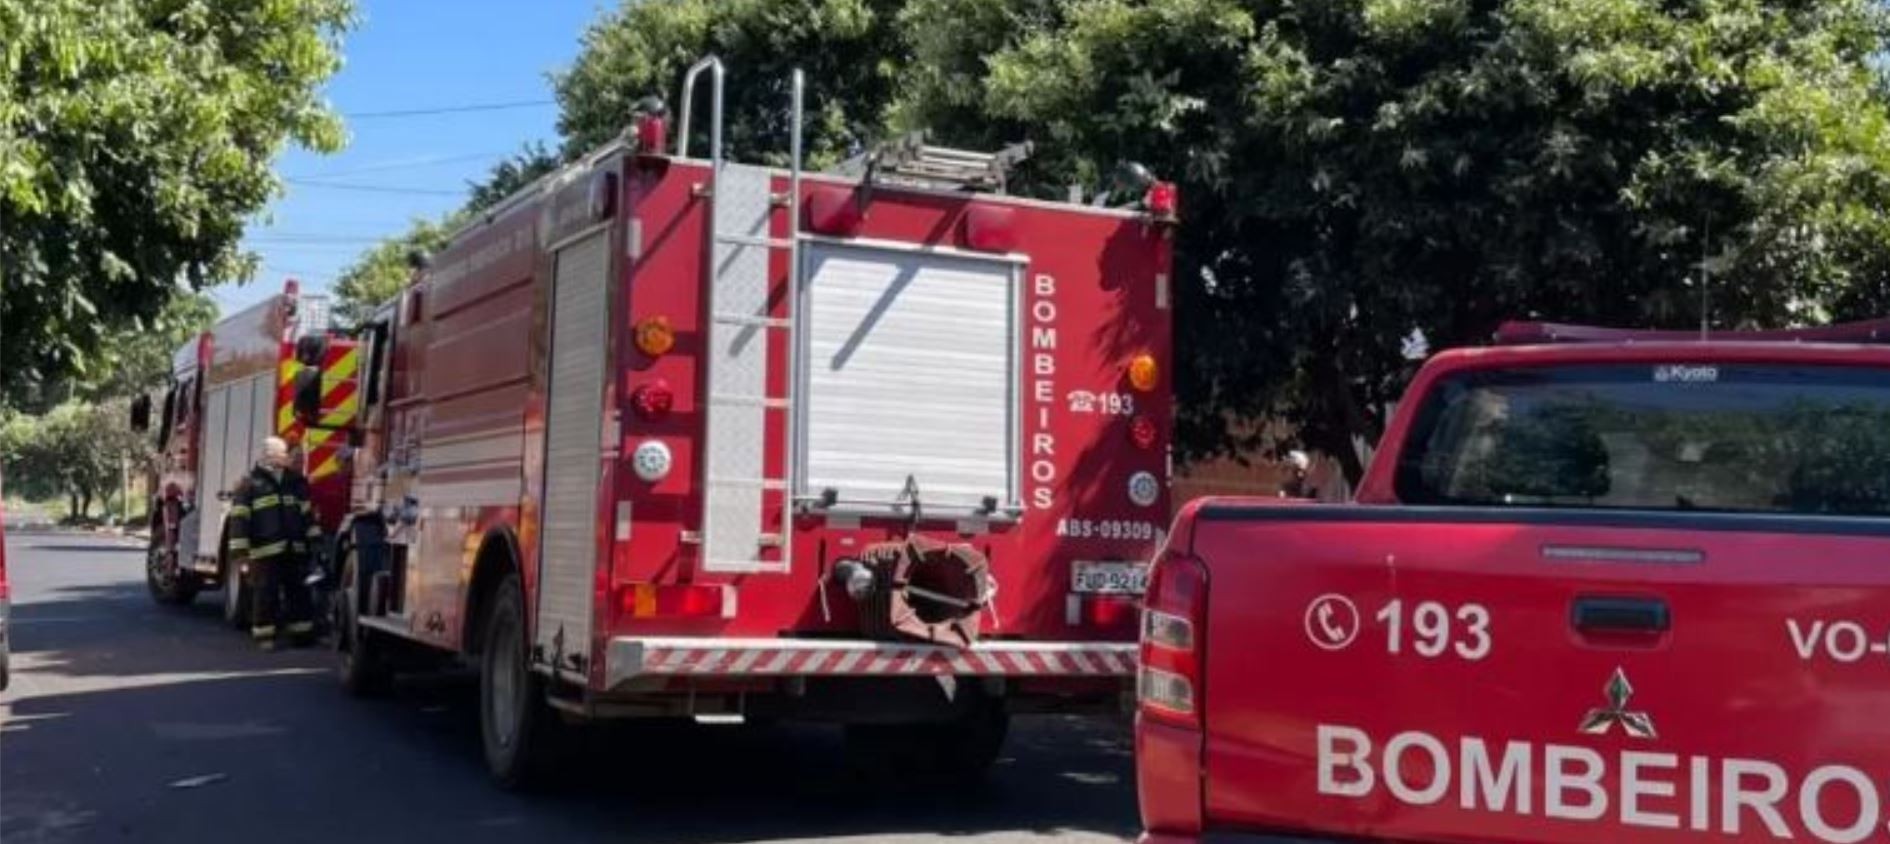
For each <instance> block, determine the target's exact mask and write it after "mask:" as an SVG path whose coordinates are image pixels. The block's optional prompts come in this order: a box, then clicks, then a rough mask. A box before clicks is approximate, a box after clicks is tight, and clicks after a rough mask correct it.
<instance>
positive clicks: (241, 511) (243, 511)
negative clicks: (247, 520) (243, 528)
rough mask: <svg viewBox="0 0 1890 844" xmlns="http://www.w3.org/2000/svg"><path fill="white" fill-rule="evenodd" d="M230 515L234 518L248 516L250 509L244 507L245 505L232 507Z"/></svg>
mask: <svg viewBox="0 0 1890 844" xmlns="http://www.w3.org/2000/svg"><path fill="white" fill-rule="evenodd" d="M230 515H232V516H247V515H249V508H248V507H245V506H243V505H241V504H236V505H232V506H231V507H230Z"/></svg>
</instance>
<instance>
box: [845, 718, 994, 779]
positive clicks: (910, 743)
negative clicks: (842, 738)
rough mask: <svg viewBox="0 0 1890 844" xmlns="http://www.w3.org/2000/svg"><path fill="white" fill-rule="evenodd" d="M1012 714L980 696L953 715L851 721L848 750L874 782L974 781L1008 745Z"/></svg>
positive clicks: (981, 776)
mask: <svg viewBox="0 0 1890 844" xmlns="http://www.w3.org/2000/svg"><path fill="white" fill-rule="evenodd" d="M1010 723H1011V721H1010V713H1008V712H1006V711H1005V710H1004V705H1003V702H1002V701H996V700H988V701H987V700H980V701H978V702H977V703H976V704H975V705H973V706H972V707H970V708H969V709H968V710H966V711H965V712H964V713H962V714H960V715H959V716H958V717H956V718H954V719H953V720H950V721H946V722H943V723H919V724H849V725H847V731H846V747H847V755H848V756H849V757H851V760H852V763H853V766H854V768H855V769H856V770H857V771H858V772H859V773H860V774H861V775H862V776H863V777H865V778H866V781H867V782H872V783H897V784H909V785H952V786H969V785H976V784H977V783H979V782H981V781H983V780H984V777H985V774H986V773H988V772H989V771H990V769H991V765H992V764H994V763H995V762H997V758H998V753H999V752H1000V751H1002V750H1003V749H1004V737H1005V735H1006V734H1008V733H1009V732H1010Z"/></svg>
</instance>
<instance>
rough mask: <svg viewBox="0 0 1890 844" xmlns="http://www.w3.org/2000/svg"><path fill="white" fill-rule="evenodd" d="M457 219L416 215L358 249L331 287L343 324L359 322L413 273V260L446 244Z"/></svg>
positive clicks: (391, 295) (398, 291) (454, 216)
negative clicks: (390, 233)
mask: <svg viewBox="0 0 1890 844" xmlns="http://www.w3.org/2000/svg"><path fill="white" fill-rule="evenodd" d="M458 219H459V217H458V215H453V216H449V217H448V218H447V219H445V220H442V221H439V222H435V221H433V220H428V219H424V218H422V219H415V220H414V221H413V222H412V223H411V224H409V225H408V227H407V230H406V231H405V232H402V233H401V234H398V235H395V236H393V237H390V238H387V239H386V240H383V241H381V242H380V243H378V244H376V245H375V246H374V247H373V248H371V249H369V250H367V251H366V252H363V253H361V257H359V258H356V259H355V261H354V263H353V264H350V265H349V266H348V268H347V269H345V270H343V271H342V272H341V276H340V277H339V278H337V279H336V280H335V284H334V286H333V287H332V288H331V292H332V293H333V294H334V297H335V306H336V307H335V315H336V316H337V317H339V318H340V319H341V321H342V322H343V323H345V324H349V325H359V324H360V323H361V322H363V321H364V320H366V319H367V318H368V317H369V316H371V315H372V314H373V313H374V310H375V309H376V308H379V307H380V306H381V305H382V304H383V303H385V302H387V301H388V300H390V299H393V298H394V296H395V295H397V294H399V293H400V291H401V289H402V288H404V287H406V286H407V282H408V280H409V279H411V278H412V277H413V268H414V260H415V259H416V258H417V257H423V256H426V255H430V254H432V253H433V252H434V251H435V250H438V249H439V248H440V247H442V246H445V245H446V236H447V235H449V234H451V233H452V231H453V228H454V227H455V226H457V225H458V222H457V220H458Z"/></svg>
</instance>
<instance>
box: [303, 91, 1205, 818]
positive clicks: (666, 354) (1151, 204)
mask: <svg viewBox="0 0 1890 844" xmlns="http://www.w3.org/2000/svg"><path fill="white" fill-rule="evenodd" d="M705 75H706V79H707V80H708V82H709V88H710V91H709V97H708V99H709V101H710V103H711V110H710V113H709V114H708V115H707V116H708V120H707V124H708V132H707V138H708V149H707V153H708V154H707V157H706V158H703V157H692V156H691V155H690V154H689V134H688V133H689V129H690V126H689V124H690V118H689V105H688V103H690V102H691V100H692V99H693V97H692V96H691V95H692V93H693V89H694V87H695V83H696V81H697V80H698V79H702V78H705ZM722 79H723V71H722V66H721V64H720V63H719V62H717V61H715V60H713V59H709V60H705V61H703V62H701V63H699V64H697V65H696V66H695V67H694V68H692V69H691V71H690V73H689V75H688V76H687V77H686V80H685V83H684V91H683V100H682V102H683V103H684V107H683V111H682V118H681V124H682V125H681V127H680V128H681V131H680V132H679V133H678V134H677V137H676V143H677V148H676V149H674V150H671V149H670V148H669V139H668V137H667V136H668V123H667V120H666V119H665V116H664V115H662V114H661V113H645V114H642V115H640V116H639V117H638V118H637V119H636V122H635V124H634V125H633V126H632V127H631V128H630V129H629V130H628V131H626V133H625V134H624V136H623V137H622V138H621V139H620V140H619V141H617V142H615V143H612V144H610V145H607V146H605V147H604V148H602V149H600V150H597V151H596V152H594V153H592V154H590V155H588V156H585V157H584V158H583V159H582V160H579V161H577V162H575V163H573V164H571V165H570V166H567V167H565V168H564V169H562V170H560V171H559V172H557V173H554V174H552V175H550V176H548V177H546V178H545V179H543V180H541V181H540V182H538V183H536V184H534V185H532V186H530V187H528V188H526V189H524V190H523V191H521V192H520V193H518V194H516V195H514V196H513V197H511V198H510V199H508V200H506V201H505V202H503V203H501V204H500V205H498V206H497V207H495V208H493V209H491V210H490V211H488V212H486V213H485V214H484V215H483V216H482V217H481V218H480V219H478V220H477V221H475V222H473V223H472V224H470V225H468V226H466V227H465V228H464V229H462V230H461V231H459V232H458V233H457V234H456V235H455V236H454V237H453V239H452V241H451V242H450V244H449V245H447V246H446V247H445V248H444V249H443V250H441V251H440V252H439V253H438V254H437V255H435V256H433V257H432V259H431V260H430V262H429V263H428V265H427V266H426V267H425V268H424V269H423V270H420V271H418V272H417V275H416V279H415V281H414V283H413V284H411V285H410V286H409V287H408V288H407V289H406V290H405V291H404V292H403V293H402V294H401V295H400V296H399V297H398V298H397V299H396V300H395V301H394V302H391V303H390V304H388V305H387V306H386V307H384V308H383V309H382V310H381V311H379V312H378V313H377V314H376V315H375V316H373V317H372V318H371V319H370V320H369V321H368V322H367V323H366V324H365V325H363V326H361V328H360V330H359V331H358V333H357V334H356V336H355V338H354V340H353V341H351V342H356V343H358V347H359V350H360V354H361V361H362V363H361V369H360V372H361V375H360V377H359V384H358V386H359V402H360V403H359V416H358V418H354V419H351V420H350V421H349V423H348V424H347V425H345V426H342V427H343V428H345V429H346V430H347V437H348V439H349V440H350V441H351V442H356V443H358V447H351V448H349V449H348V452H347V455H346V456H347V457H348V462H349V466H350V469H351V471H352V479H353V490H352V499H351V500H352V505H351V507H350V508H349V509H350V513H349V515H348V516H347V518H346V520H345V522H344V523H343V524H341V525H339V526H338V534H337V537H336V553H337V559H338V560H339V568H340V589H339V593H338V598H337V600H336V601H335V605H336V607H337V616H336V638H337V644H338V647H339V649H340V651H341V656H342V663H341V666H342V667H341V674H342V679H343V682H344V683H345V684H346V685H347V686H348V687H349V688H350V689H352V690H356V691H360V692H367V691H371V690H374V689H376V688H379V687H381V686H383V685H384V684H385V683H386V681H387V680H388V679H389V678H390V676H391V675H392V673H394V672H395V671H397V670H402V669H405V668H411V667H418V666H423V665H426V664H430V663H433V662H437V657H438V656H439V655H442V654H445V655H458V656H460V657H463V658H464V659H466V660H467V661H469V662H471V663H473V664H475V665H477V666H478V668H479V672H480V676H481V682H480V697H481V705H480V707H479V711H480V715H481V724H482V734H483V737H484V743H485V752H486V753H485V755H486V759H487V761H488V763H489V766H490V768H491V770H492V772H493V774H494V775H495V776H496V778H497V779H498V780H499V781H500V782H501V783H504V784H507V785H515V784H520V783H524V782H526V781H528V780H530V779H533V778H534V777H535V776H537V775H538V774H541V773H543V771H544V763H545V762H546V761H547V760H548V759H551V758H553V753H552V751H553V748H554V746H555V745H556V744H557V743H559V742H558V737H559V735H560V734H561V733H562V732H563V731H564V730H565V729H566V728H567V727H569V726H570V725H571V724H572V723H573V722H581V721H586V720H593V719H603V718H617V717H694V718H696V719H698V720H704V721H714V720H738V719H744V718H750V719H766V720H774V719H808V720H823V721H830V722H839V723H843V724H845V725H847V728H848V738H849V744H850V745H851V746H853V747H854V748H856V749H858V750H860V751H861V752H862V753H863V754H864V758H866V759H871V760H882V761H883V760H898V761H899V762H900V764H899V766H898V767H897V768H896V770H900V771H905V772H908V773H911V774H914V775H918V774H926V775H939V774H944V775H951V776H967V775H975V774H977V773H980V772H982V770H983V769H984V768H985V767H986V766H987V765H989V763H990V762H991V761H992V760H993V759H994V758H995V757H996V754H997V752H998V748H999V746H1000V744H1001V742H1002V740H1003V737H1004V733H1005V729H1006V725H1007V723H1008V718H1009V715H1010V714H1011V713H1014V712H1026V711H1100V710H1109V709H1119V708H1120V707H1121V706H1122V705H1123V701H1124V700H1125V699H1126V697H1127V695H1128V692H1129V689H1130V682H1131V680H1132V677H1133V674H1134V665H1135V644H1134V637H1135V631H1136V626H1137V618H1138V615H1137V600H1138V596H1139V593H1140V591H1141V590H1142V588H1143V586H1144V583H1145V579H1146V572H1145V568H1144V565H1143V563H1142V562H1141V561H1145V560H1147V559H1148V558H1149V557H1150V556H1152V554H1153V552H1154V550H1155V548H1156V547H1157V546H1158V545H1159V543H1160V541H1161V539H1162V532H1163V528H1164V526H1165V523H1166V520H1167V515H1168V513H1169V502H1168V493H1167V475H1168V471H1167V466H1168V441H1169V431H1170V428H1171V424H1172V419H1171V415H1172V402H1171V398H1170V392H1169V389H1168V387H1167V383H1166V380H1167V379H1166V377H1165V375H1166V373H1165V372H1164V369H1165V367H1166V365H1167V363H1168V360H1169V344H1170V335H1169V326H1170V320H1169V300H1170V285H1171V279H1170V277H1169V255H1170V250H1171V238H1172V235H1173V225H1174V222H1175V214H1174V211H1175V193H1174V190H1173V188H1172V186H1170V185H1168V184H1165V183H1160V182H1149V183H1146V184H1144V185H1141V186H1139V187H1140V191H1139V192H1140V193H1141V194H1142V195H1141V197H1140V198H1141V199H1142V200H1143V201H1142V202H1141V203H1140V204H1139V205H1138V207H1136V208H1133V209H1108V208H1102V207H1089V206H1082V205H1076V204H1064V203H1049V202H1041V201H1036V200H1029V199H1023V198H1019V197H1015V196H1008V195H1005V194H1004V193H1003V188H1004V181H1005V176H1006V173H1007V169H1008V167H1009V166H1010V165H1011V164H1012V163H1014V162H1016V161H1017V160H1019V159H1021V158H1022V157H1023V156H1024V155H1026V154H1027V151H1026V149H1025V148H1022V147H1018V148H1012V149H1009V150H1006V151H1004V152H1000V153H996V154H979V153H970V152H964V151H959V150H950V149H942V148H938V147H932V146H927V145H925V144H924V143H923V142H922V139H920V138H918V137H912V138H908V139H905V140H904V141H902V142H899V143H896V144H892V145H888V146H885V147H882V148H880V149H878V150H876V151H875V152H873V153H871V154H869V155H867V156H864V157H862V158H861V159H859V160H856V161H854V162H852V163H850V165H849V166H848V167H845V168H843V170H842V171H841V172H839V173H834V174H806V173H803V172H802V170H801V168H800V160H801V154H800V149H799V144H800V141H799V138H800V128H799V123H800V117H799V115H800V99H801V91H802V83H801V80H800V79H799V76H798V74H797V75H796V78H795V79H794V80H793V84H792V86H791V87H792V90H793V100H794V101H793V107H792V110H791V112H790V114H792V115H793V124H794V125H793V131H792V133H791V134H792V137H793V147H794V148H793V149H791V150H790V152H789V155H788V156H787V161H788V162H789V166H787V167H786V168H778V169H771V168H767V167H759V166H750V165H746V164H739V163H734V162H731V161H726V160H724V158H723V154H722V90H723V81H722ZM323 377H325V378H330V380H333V379H332V377H330V376H328V375H326V374H324V375H323Z"/></svg>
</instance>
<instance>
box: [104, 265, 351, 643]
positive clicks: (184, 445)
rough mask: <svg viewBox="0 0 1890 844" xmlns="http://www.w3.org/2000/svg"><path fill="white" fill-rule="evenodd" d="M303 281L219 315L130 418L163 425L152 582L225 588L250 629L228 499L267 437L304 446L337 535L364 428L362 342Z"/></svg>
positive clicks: (228, 603)
mask: <svg viewBox="0 0 1890 844" xmlns="http://www.w3.org/2000/svg"><path fill="white" fill-rule="evenodd" d="M298 288H299V285H297V283H296V282H295V281H294V280H290V281H287V282H285V283H284V284H283V290H282V292H281V293H279V294H275V295H272V296H270V297H269V298H268V299H265V300H264V301H262V302H259V303H257V304H256V305H253V306H251V307H250V308H248V309H246V310H243V311H241V312H238V313H236V314H234V315H232V316H229V317H227V318H225V319H223V320H221V321H219V322H218V323H217V324H216V325H215V326H213V327H212V328H211V329H210V330H209V331H206V332H204V333H203V334H201V335H199V336H198V338H197V339H196V340H195V341H193V342H190V343H186V344H185V345H184V346H183V347H182V348H180V349H178V350H177V351H176V353H175V354H173V355H172V363H171V381H170V385H169V387H168V389H167V390H166V391H165V393H164V398H163V404H162V407H161V408H159V409H157V410H156V414H157V418H156V419H153V418H152V417H153V415H154V412H153V403H152V401H151V399H150V398H149V397H142V398H140V399H139V400H137V401H136V402H134V403H133V405H132V408H131V426H132V427H133V428H134V429H136V430H141V431H142V430H149V429H150V427H151V426H152V424H153V423H155V424H156V426H157V445H158V467H157V471H156V483H155V484H154V485H153V487H152V488H153V490H154V495H153V496H152V502H151V508H150V512H151V525H150V529H151V540H150V545H149V556H148V558H147V561H146V566H145V574H146V582H147V584H148V585H149V586H150V590H151V597H152V598H153V599H155V600H157V601H158V602H159V603H164V604H188V603H190V602H191V601H193V600H195V599H196V597H197V593H198V592H199V591H202V590H204V589H215V588H218V587H223V614H224V618H225V619H226V620H228V621H229V622H230V623H231V624H232V625H234V626H238V627H242V626H247V625H248V621H249V619H248V595H247V594H246V590H245V589H244V586H243V583H244V581H243V578H242V577H241V564H240V562H238V561H236V560H233V559H231V557H230V555H229V553H228V551H227V548H226V543H225V541H224V540H225V539H226V532H225V527H224V522H225V518H224V517H225V510H226V502H227V501H228V500H229V497H230V493H231V491H232V490H233V489H234V488H235V486H236V483H237V482H238V481H239V480H241V479H242V477H243V475H244V473H246V472H247V471H249V468H250V467H251V466H253V465H255V461H256V456H257V454H258V452H260V451H261V448H262V441H263V438H265V437H268V436H272V435H273V436H280V437H283V438H284V439H287V440H289V441H290V442H292V443H295V444H297V445H299V446H300V452H301V454H302V457H303V460H304V471H305V472H306V473H307V475H308V478H309V489H310V497H311V499H313V501H314V503H315V506H316V509H317V510H318V512H319V514H320V519H321V521H322V525H323V527H324V528H325V529H327V530H329V531H330V532H331V533H332V532H333V530H334V529H335V528H336V527H337V526H338V525H339V524H340V522H341V519H342V516H343V514H344V513H345V512H346V510H347V508H348V489H349V471H348V470H349V467H348V462H347V461H346V460H345V459H344V458H345V449H346V448H347V445H348V444H347V438H346V435H345V433H344V432H346V431H348V430H349V429H351V428H352V427H353V425H354V415H355V408H356V406H357V405H358V403H359V399H358V398H357V396H356V395H355V393H356V379H355V377H354V373H355V371H356V370H357V369H358V368H359V360H360V357H359V352H358V351H357V349H356V345H357V344H356V343H355V341H354V340H352V339H349V338H347V337H344V336H339V335H337V334H334V333H333V332H331V331H330V325H329V309H328V303H327V300H326V299H325V298H323V297H319V296H309V295H303V294H302V293H301V292H300V291H299V289H298Z"/></svg>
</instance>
